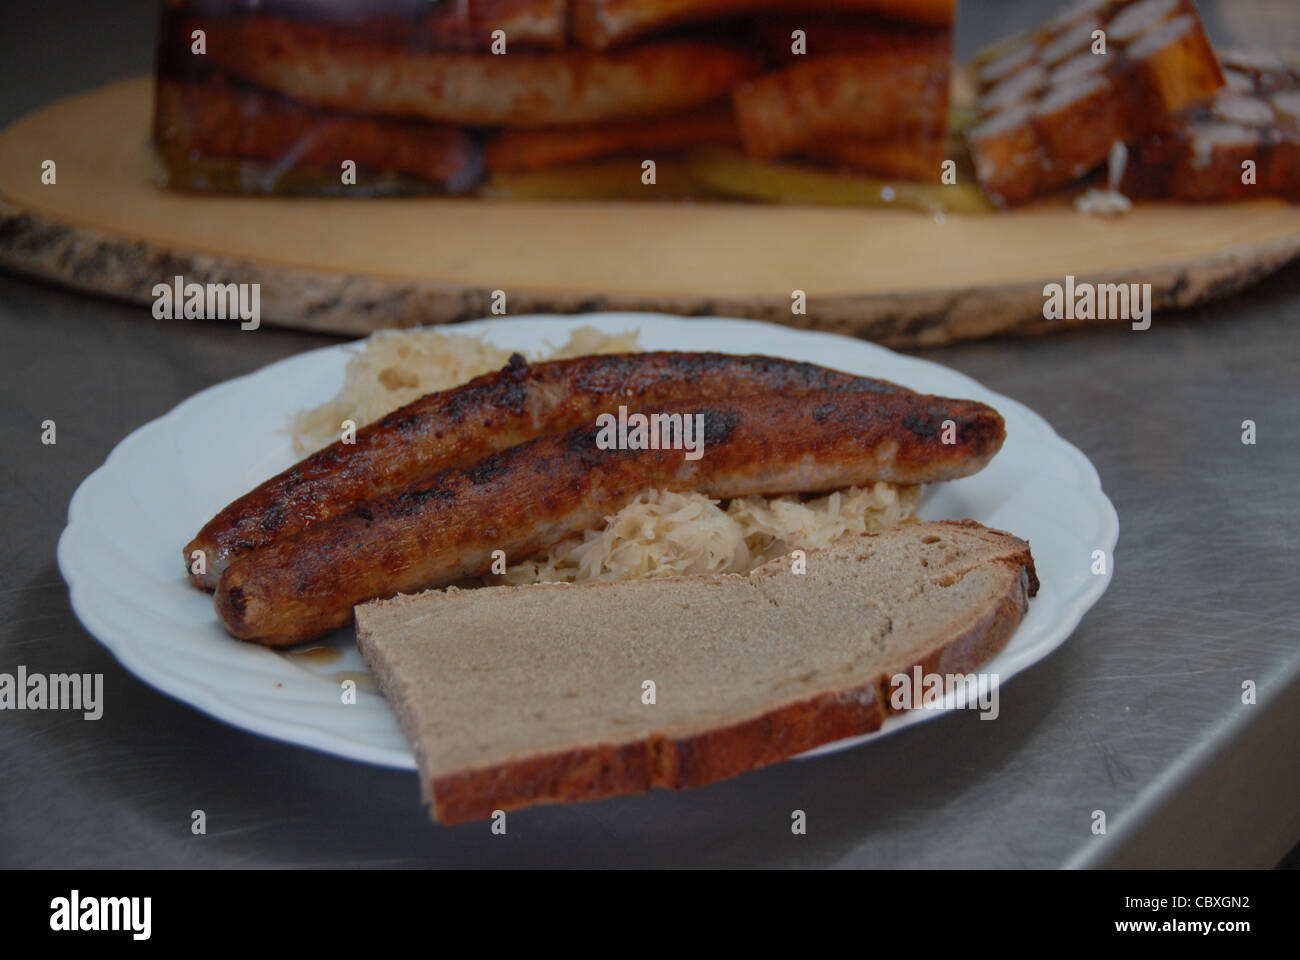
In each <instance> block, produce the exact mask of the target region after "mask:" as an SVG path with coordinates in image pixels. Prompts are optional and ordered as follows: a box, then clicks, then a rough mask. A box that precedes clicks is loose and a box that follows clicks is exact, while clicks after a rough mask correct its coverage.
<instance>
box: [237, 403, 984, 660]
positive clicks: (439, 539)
mask: <svg viewBox="0 0 1300 960" xmlns="http://www.w3.org/2000/svg"><path fill="white" fill-rule="evenodd" d="M641 410H642V411H643V412H663V413H668V414H672V413H680V414H682V415H683V416H691V415H694V414H697V413H698V414H700V415H702V418H703V421H702V422H703V439H704V447H703V455H702V457H701V458H699V459H695V460H691V459H687V458H686V456H685V455H684V453H683V452H682V451H681V450H672V449H658V450H655V449H643V450H619V449H606V450H602V449H600V448H598V446H597V437H598V430H597V428H596V426H595V425H593V424H589V425H586V426H583V427H580V428H578V429H576V430H572V431H569V432H568V433H563V434H552V435H549V436H545V437H539V438H538V439H536V440H532V441H530V442H528V443H524V444H520V445H519V446H516V447H511V448H510V449H508V450H504V451H502V452H500V453H497V454H494V455H493V456H490V457H487V458H486V459H484V460H482V461H480V462H478V463H477V464H475V465H473V466H471V467H469V468H467V469H454V470H448V471H446V472H444V473H441V474H439V475H438V476H437V477H435V478H434V479H433V480H432V481H431V482H429V483H428V484H426V485H422V486H421V487H419V488H418V489H412V490H408V491H405V492H402V493H398V494H392V495H388V496H385V497H381V498H377V499H375V500H371V501H368V502H366V503H363V504H361V505H360V506H358V507H357V508H356V509H355V510H353V511H351V512H350V513H347V514H343V515H340V516H337V517H335V518H333V519H331V520H327V521H325V522H322V523H318V524H315V525H314V526H311V527H308V528H307V529H306V530H304V531H302V532H301V533H299V534H297V535H296V536H293V537H289V538H287V539H284V540H280V541H279V542H277V543H275V544H272V545H271V546H269V547H266V548H265V549H263V550H259V551H257V552H255V553H252V554H249V555H248V556H246V557H243V558H241V559H239V560H237V561H235V562H234V563H232V564H231V565H230V567H229V568H227V570H226V572H225V574H224V575H223V576H222V578H221V583H220V585H219V586H218V588H217V592H216V596H215V603H216V609H217V612H218V614H219V616H220V617H221V619H222V621H223V622H224V623H225V625H226V629H228V630H229V631H230V632H231V633H232V634H234V635H235V636H237V637H239V638H241V639H244V640H252V641H256V642H258V643H263V644H266V645H267V646H289V645H292V644H295V643H299V642H301V641H304V640H309V639H311V638H313V637H317V636H320V635H321V634H323V633H325V632H327V631H329V630H331V629H334V628H336V627H341V626H344V625H345V624H347V623H349V622H350V621H351V619H352V607H353V605H354V604H357V603H362V602H364V601H367V600H373V599H376V598H380V597H390V596H394V595H395V594H398V593H410V592H413V591H418V590H423V589H426V588H429V587H438V586H444V585H446V584H450V583H454V582H455V581H457V580H461V579H463V578H465V577H471V576H478V575H481V574H484V573H486V572H488V570H489V569H490V567H491V563H492V553H493V551H495V550H503V551H505V554H506V556H507V557H508V558H516V559H523V558H524V557H527V556H530V555H532V554H536V553H538V552H540V551H543V550H546V549H547V548H549V547H551V546H553V545H554V544H556V543H558V542H560V541H562V540H564V539H565V538H567V537H570V536H573V535H575V534H578V533H580V532H581V531H583V530H586V529H590V528H592V527H596V526H598V525H599V524H600V523H601V521H602V519H603V518H604V517H606V516H608V515H609V514H611V513H614V512H615V511H617V510H619V509H621V508H622V507H624V506H626V505H627V504H628V503H630V502H631V501H632V500H633V499H635V498H636V497H637V496H638V495H639V494H641V493H642V492H644V491H646V490H648V489H651V488H657V489H664V490H696V491H699V492H701V493H704V494H706V495H708V496H710V497H715V498H718V499H729V498H732V497H743V496H750V495H758V494H778V493H788V492H796V491H798V492H816V491H826V490H834V489H838V488H841V487H848V486H852V485H858V484H865V483H869V482H873V481H877V480H886V481H892V482H897V483H909V484H910V483H924V482H929V481H934V480H949V479H953V478H956V477H962V476H967V475H969V474H971V473H974V472H976V471H978V470H980V469H981V468H982V467H983V466H984V465H985V464H986V463H987V462H988V461H989V459H990V458H991V457H992V456H993V455H994V454H995V453H996V452H997V451H998V449H1000V447H1001V446H1002V441H1003V439H1004V437H1005V427H1004V424H1003V421H1002V418H1001V416H999V415H998V413H997V411H995V410H993V409H991V408H990V407H987V406H985V405H984V404H981V403H976V402H974V401H969V400H949V399H945V398H942V397H930V396H922V395H919V394H911V393H878V394H873V393H852V392H842V391H808V392H803V393H782V392H778V391H769V392H767V393H764V394H760V395H756V396H752V397H747V398H742V399H739V400H734V401H727V400H713V401H704V402H700V403H695V404H684V405H682V406H680V407H677V408H675V409H669V410H665V411H651V410H649V409H648V408H645V407H642V408H641ZM948 420H951V421H952V423H953V429H952V435H951V436H945V429H944V421H948ZM945 440H954V441H955V442H953V443H945V442H944V441H945Z"/></svg>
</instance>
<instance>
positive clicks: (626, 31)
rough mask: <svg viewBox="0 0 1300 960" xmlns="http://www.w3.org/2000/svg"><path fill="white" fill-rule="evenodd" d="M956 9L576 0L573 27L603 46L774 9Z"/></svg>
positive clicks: (898, 0) (873, 3)
mask: <svg viewBox="0 0 1300 960" xmlns="http://www.w3.org/2000/svg"><path fill="white" fill-rule="evenodd" d="M809 6H812V7H814V8H815V9H814V10H812V11H810V10H809V9H808V7H809ZM956 8H957V4H956V0H818V2H817V3H816V4H805V3H799V2H798V0H574V3H573V12H572V31H573V35H574V37H575V38H576V39H577V41H578V42H579V43H581V44H583V45H584V46H587V47H593V48H596V49H602V48H604V47H609V46H612V45H614V44H619V43H625V42H627V41H629V40H633V39H635V38H638V37H642V36H644V35H646V34H648V33H652V32H654V31H657V30H662V29H664V28H666V27H673V26H678V25H681V24H685V23H700V22H705V21H713V20H719V19H723V18H726V17H738V16H745V15H751V14H758V13H773V12H775V13H798V14H803V13H816V14H823V13H834V14H870V15H872V16H879V17H886V18H888V19H891V20H897V21H901V22H904V23H919V24H925V25H927V26H933V27H951V26H952V23H953V18H954V16H955V13H956Z"/></svg>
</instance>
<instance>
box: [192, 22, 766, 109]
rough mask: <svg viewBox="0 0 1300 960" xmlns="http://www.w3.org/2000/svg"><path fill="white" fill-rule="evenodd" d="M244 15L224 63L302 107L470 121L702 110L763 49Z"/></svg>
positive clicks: (215, 45) (225, 47)
mask: <svg viewBox="0 0 1300 960" xmlns="http://www.w3.org/2000/svg"><path fill="white" fill-rule="evenodd" d="M258 26H259V27H260V28H259V29H254V28H253V27H251V26H249V25H248V23H247V22H245V21H235V22H234V23H233V24H232V27H231V30H230V32H229V34H228V35H219V36H214V37H209V38H208V54H207V56H208V58H209V60H210V62H211V64H212V65H213V66H215V67H219V68H220V69H222V70H224V71H226V72H228V73H230V74H233V75H234V76H236V77H239V78H240V79H242V80H245V81H247V82H249V83H253V84H256V85H258V86H261V87H264V88H266V89H268V90H273V91H275V92H277V93H280V94H282V95H284V96H287V97H292V98H294V99H296V100H300V101H302V102H304V103H309V104H314V105H316V106H319V107H327V108H329V109H333V110H344V111H350V112H356V113H375V114H385V115H389V116H399V117H418V118H424V119H428V120H437V121H441V122H446V123H457V124H466V125H470V126H521V127H537V126H549V125H553V124H564V123H589V122H594V121H598V120H605V119H611V118H628V117H638V116H645V115H649V114H655V113H665V112H667V111H670V110H682V109H688V108H691V107H697V106H702V105H704V104H707V103H709V102H710V101H713V100H717V99H718V98H720V97H722V96H723V95H725V94H726V92H727V91H728V90H730V89H731V87H733V86H734V85H735V84H737V83H739V82H740V81H742V80H745V79H747V78H748V77H751V76H753V75H755V74H756V73H757V72H758V71H759V70H760V69H761V68H762V66H763V58H762V55H761V54H760V53H759V52H757V51H754V50H750V49H746V48H745V47H742V46H738V45H733V44H729V43H719V42H712V41H706V40H689V39H678V40H665V41H661V42H651V43H645V44H642V45H639V46H636V47H632V48H629V49H627V50H621V51H616V52H613V53H609V54H602V53H594V52H591V51H586V50H573V49H565V50H557V51H554V52H546V53H543V52H529V51H521V52H518V53H515V52H511V53H509V54H508V55H506V56H494V55H492V54H491V53H482V54H459V53H443V52H439V51H436V50H435V51H422V50H419V49H417V48H409V47H403V48H399V49H394V48H393V47H392V46H389V45H383V44H372V43H366V42H362V41H358V40H355V39H353V38H349V37H340V36H338V31H334V30H330V29H329V28H326V27H319V26H316V25H311V24H298V25H295V28H294V29H293V30H291V31H289V30H277V29H275V28H274V24H271V25H266V24H259V25H258Z"/></svg>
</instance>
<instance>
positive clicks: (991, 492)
mask: <svg viewBox="0 0 1300 960" xmlns="http://www.w3.org/2000/svg"><path fill="white" fill-rule="evenodd" d="M582 325H591V326H596V327H599V328H601V329H604V330H607V331H611V332H614V331H623V330H628V329H634V328H635V329H639V330H640V331H641V343H642V345H643V346H644V347H645V348H646V349H647V350H658V349H674V350H717V351H723V352H728V353H762V354H769V355H773V356H778V357H786V358H790V359H794V360H806V361H811V362H813V363H819V364H823V365H825V366H829V367H834V368H837V369H840V370H845V371H848V372H851V373H855V374H860V375H864V376H872V377H880V378H883V379H886V380H894V381H896V382H898V383H902V384H905V385H906V386H908V387H912V388H913V389H916V390H919V391H922V392H924V393H934V394H940V395H944V396H950V397H961V398H968V399H974V400H982V401H984V402H985V403H988V404H990V405H992V406H994V407H996V408H997V410H998V411H1000V412H1001V413H1002V415H1003V417H1004V418H1005V419H1006V423H1007V442H1006V445H1005V446H1004V447H1003V449H1002V451H1001V453H999V454H998V456H997V457H995V458H994V460H993V462H992V464H991V465H990V466H989V467H988V468H986V469H985V470H984V471H983V472H981V473H979V474H977V475H976V476H974V477H969V478H967V479H965V480H959V481H956V482H954V483H948V484H939V485H936V486H934V487H930V488H927V492H926V495H925V497H924V499H923V501H922V505H921V508H920V514H921V516H922V518H923V519H931V520H933V519H944V518H954V519H959V518H963V517H971V518H973V519H975V520H979V521H980V522H982V523H985V524H988V525H989V526H993V527H997V528H999V529H1002V530H1008V531H1010V532H1012V533H1015V534H1016V535H1018V536H1020V537H1023V538H1025V539H1027V540H1029V542H1030V544H1031V546H1032V548H1033V552H1034V560H1035V563H1036V565H1037V568H1038V574H1039V578H1040V579H1041V581H1042V589H1041V591H1040V592H1039V594H1038V597H1037V598H1036V599H1035V600H1034V601H1033V602H1032V603H1031V604H1030V608H1029V614H1028V616H1027V617H1026V618H1025V620H1024V622H1023V623H1022V624H1021V626H1020V628H1019V630H1017V631H1016V634H1015V636H1013V637H1012V638H1011V642H1010V643H1009V644H1008V645H1007V646H1006V648H1005V649H1004V650H1003V651H1002V652H1001V653H1000V654H998V656H997V657H996V658H995V659H994V660H992V661H990V662H989V663H988V664H987V666H985V667H984V670H985V671H987V672H988V673H991V674H997V675H998V676H999V677H1000V679H1001V680H1006V679H1007V678H1008V677H1010V676H1012V675H1013V674H1015V673H1017V672H1019V671H1020V670H1023V669H1024V668H1025V667H1027V666H1029V665H1030V664H1032V663H1034V662H1035V661H1037V660H1039V659H1041V658H1042V657H1044V656H1046V655H1047V654H1048V653H1050V652H1051V651H1052V650H1054V649H1055V648H1056V647H1057V646H1058V645H1060V644H1061V643H1062V642H1064V641H1065V639H1066V638H1067V637H1068V636H1069V635H1070V633H1071V632H1072V631H1073V630H1074V628H1075V626H1077V625H1078V623H1079V620H1080V619H1081V618H1082V617H1083V615H1084V613H1085V612H1086V611H1087V610H1088V608H1089V607H1091V606H1092V605H1093V604H1094V603H1095V602H1096V601H1097V599H1098V598H1099V597H1100V596H1101V595H1102V593H1104V592H1105V590H1106V586H1107V584H1108V583H1109V582H1110V575H1109V572H1108V573H1106V574H1105V575H1094V574H1093V573H1092V566H1093V559H1092V555H1093V551H1095V550H1104V551H1106V557H1107V563H1106V567H1107V570H1108V571H1109V569H1110V566H1111V564H1110V562H1109V561H1110V557H1111V556H1113V550H1114V547H1115V543H1116V540H1117V539H1118V536H1119V520H1118V518H1117V517H1116V515H1115V509H1114V507H1112V506H1111V503H1110V501H1109V500H1107V499H1106V496H1105V494H1103V493H1102V490H1101V481H1100V480H1099V479H1098V477H1097V471H1096V470H1095V469H1094V468H1093V466H1092V464H1091V463H1090V462H1089V461H1088V459H1087V458H1086V457H1084V455H1083V454H1082V453H1080V452H1079V451H1078V450H1077V449H1075V448H1074V447H1073V446H1071V445H1070V444H1068V443H1066V442H1065V441H1064V440H1062V439H1061V438H1060V437H1059V436H1057V435H1056V433H1054V432H1053V431H1052V428H1051V427H1050V426H1048V425H1047V423H1046V422H1045V421H1044V420H1043V419H1042V418H1041V417H1039V416H1038V415H1037V414H1035V413H1033V412H1032V411H1031V410H1029V409H1027V408H1026V407H1024V406H1022V405H1021V404H1019V403H1016V402H1015V401H1013V400H1010V399H1008V398H1006V397H1003V396H999V395H998V394H996V393H993V392H992V391H990V390H987V389H985V388H984V387H983V386H981V385H980V384H978V383H976V382H975V381H974V380H971V379H970V378H968V377H965V376H963V375H961V374H959V373H955V372H954V371H952V370H948V369H946V368H944V367H941V366H939V365H937V364H934V363H930V362H928V361H925V360H918V359H915V358H912V357H905V356H902V355H900V354H896V353H892V352H890V351H889V350H885V349H883V348H881V347H877V346H873V345H871V344H868V343H865V342H863V341H858V340H851V339H848V338H844V337H839V336H834V335H830V334H823V333H810V332H805V331H797V330H792V329H789V328H786V327H780V326H775V325H772V324H765V323H753V322H748V321H742V320H718V319H690V320H683V319H680V318H675V317H666V316H659V315H653V314H599V315H586V316H580V317H521V318H517V319H511V320H491V321H481V322H478V323H470V324H464V325H461V326H458V327H456V328H454V330H452V331H451V332H459V333H483V334H486V335H487V337H488V338H489V339H490V340H491V341H492V342H494V343H496V344H498V345H500V346H502V347H509V348H513V349H520V350H525V351H527V350H541V349H544V348H545V347H546V346H547V344H552V345H559V344H562V343H564V342H565V341H566V340H567V339H568V335H569V332H570V330H571V329H572V328H574V327H576V326H582ZM347 358H348V354H347V352H346V346H337V347H329V348H326V349H323V350H316V351H313V352H311V353H305V354H301V355H299V356H296V357H291V358H290V359H288V360H283V361H281V362H279V363H276V364H273V365H272V366H269V367H266V368H265V369H263V370H259V371H257V372H256V373H252V374H249V375H248V376H245V377H240V378H239V379H237V380H231V381H229V382H228V383H223V384H219V385H217V386H215V387H212V388H210V389H208V390H204V391H203V392H202V393H200V394H198V395H196V396H193V397H191V398H190V399H188V400H186V401H185V402H184V403H182V404H180V405H179V406H178V407H176V409H174V410H172V411H171V412H170V413H168V414H167V415H166V416H164V417H161V418H159V419H157V420H155V421H153V422H152V423H149V424H146V425H145V426H143V427H141V428H140V429H139V430H136V431H135V432H134V433H132V434H131V435H130V436H129V437H127V438H126V439H125V440H123V441H122V442H121V443H120V444H118V446H117V448H116V449H114V450H113V452H112V454H110V455H109V458H108V460H107V461H106V462H105V463H104V465H103V466H102V467H100V468H99V469H98V470H96V471H95V472H94V473H92V474H91V475H90V476H89V477H87V478H86V480H85V482H83V483H82V484H81V487H80V488H79V489H78V490H77V492H76V495H75V496H73V498H72V504H71V506H70V507H69V509H68V526H67V528H66V529H65V530H64V531H63V535H62V537H61V538H60V539H59V550H58V559H59V569H60V570H61V571H62V572H63V576H64V578H65V579H66V580H67V581H68V585H69V588H70V593H71V598H72V608H73V610H75V611H76V614H77V616H78V617H79V618H80V619H81V622H82V623H83V624H84V625H85V626H86V629H87V630H89V631H90V632H91V633H92V634H94V635H95V637H97V638H98V639H99V640H100V641H101V642H102V643H103V644H104V645H105V646H107V647H108V648H109V649H110V650H111V651H112V652H113V654H114V656H116V657H117V659H118V660H120V661H121V662H122V664H123V665H124V666H125V667H126V668H127V669H128V670H130V671H132V672H133V673H135V674H136V675H137V676H139V677H140V678H141V679H143V680H144V681H146V682H147V683H149V684H152V685H153V686H154V687H157V688H158V689H159V690H162V691H163V692H165V693H168V694H170V695H171V696H174V697H176V698H177V699H180V700H183V701H185V702H186V703H189V704H191V705H193V706H195V707H197V708H198V709H200V710H202V711H204V712H205V713H207V714H210V715H211V716H213V717H216V718H217V719H219V720H224V721H226V722H227V723H231V724H234V725H235V726H238V727H242V728H244V729H245V730H250V731H252V732H254V733H259V734H262V735H264V736H268V737H273V738H275V739H278V740H285V741H288V742H290V743H297V744H301V745H303V746H306V747H313V748H315V749H318V750H323V751H326V752H328V753H334V754H338V755H339V756H342V757H349V758H352V759H355V760H363V761H367V762H370V763H378V764H383V765H386V766H393V767H402V768H409V769H414V766H415V763H414V759H413V757H412V755H411V751H410V748H409V747H408V746H407V744H406V741H405V739H404V738H403V736H402V733H401V731H400V730H399V729H398V726H397V721H396V719H395V718H394V716H393V713H392V711H391V710H390V709H389V707H388V705H387V703H386V702H385V701H384V699H383V698H382V697H381V696H379V694H378V693H376V692H375V691H374V688H373V684H371V683H368V682H367V681H368V674H366V673H365V664H364V662H363V661H362V660H361V658H360V656H359V654H358V653H357V651H356V646H355V637H354V635H353V632H352V630H351V629H350V628H349V629H347V630H341V631H338V632H337V633H336V634H335V635H333V636H332V637H330V638H327V640H326V641H325V642H324V643H323V644H322V646H323V647H325V648H326V649H324V650H317V651H316V652H314V653H308V654H306V655H302V654H280V653H274V652H272V651H270V650H266V649H263V648H261V647H257V646H253V645H250V644H245V643H240V642H238V641H236V640H233V639H231V638H230V637H229V636H228V635H227V634H226V633H225V631H224V630H223V629H222V628H221V627H220V626H219V625H218V623H217V620H216V617H215V615H214V613H213V610H212V602H211V600H210V598H209V597H208V595H207V594H204V593H200V592H199V591H197V590H195V589H193V588H192V587H190V586H189V584H188V583H187V581H186V579H185V578H184V576H183V575H182V570H181V565H180V560H179V557H180V549H181V547H182V546H183V545H184V544H185V543H186V542H187V541H188V540H189V539H190V537H192V536H193V534H194V532H195V531H196V530H198V529H199V528H200V527H201V526H202V525H203V524H204V523H205V522H207V520H208V519H209V518H210V517H211V516H212V514H214V513H215V512H216V511H217V510H218V509H219V508H221V507H222V506H224V505H225V504H227V503H229V502H230V501H231V500H233V499H234V498H235V497H237V496H239V495H240V494H242V493H244V492H245V491H247V490H249V489H251V488H252V487H253V486H255V485H256V484H258V483H260V482H261V481H262V480H264V479H266V478H267V477H269V476H271V475H273V474H275V473H277V472H279V471H280V470H282V469H284V468H285V467H287V466H289V465H290V464H292V463H293V462H294V461H295V460H296V459H297V458H296V457H295V456H294V454H293V450H292V446H291V443H290V440H289V437H288V435H287V434H286V433H285V427H286V424H287V423H288V418H289V416H290V415H291V414H292V413H293V412H295V411H297V410H301V409H303V408H305V407H311V406H315V405H317V404H320V403H323V402H324V401H325V400H327V399H329V398H330V397H332V396H333V395H334V394H335V393H336V392H337V391H338V389H339V387H340V386H341V385H342V382H343V370H344V366H345V365H346V363H347ZM348 677H352V678H354V679H357V680H358V688H357V691H356V702H355V703H352V704H345V703H343V697H342V695H341V689H342V688H341V683H342V680H343V679H347V678H348ZM949 705H950V706H956V701H954V700H952V699H951V698H950V700H949ZM938 712H939V711H936V710H932V709H926V710H916V711H912V712H911V713H910V714H907V715H903V716H898V717H893V718H891V719H889V720H888V721H886V723H885V725H884V727H883V728H882V729H881V731H880V732H878V733H875V734H871V735H870V736H882V735H884V734H887V733H890V732H892V731H895V730H898V729H901V728H902V727H905V726H907V725H909V724H911V723H916V722H918V721H920V720H923V719H926V718H928V717H931V716H934V715H936V713H938ZM865 739H870V737H857V738H853V739H850V740H843V741H839V742H838V743H835V744H828V745H827V746H824V747H821V748H820V749H819V750H818V751H814V753H818V752H825V751H826V750H829V749H841V748H843V747H845V746H849V745H852V744H855V743H859V742H861V741H863V740H865Z"/></svg>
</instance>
